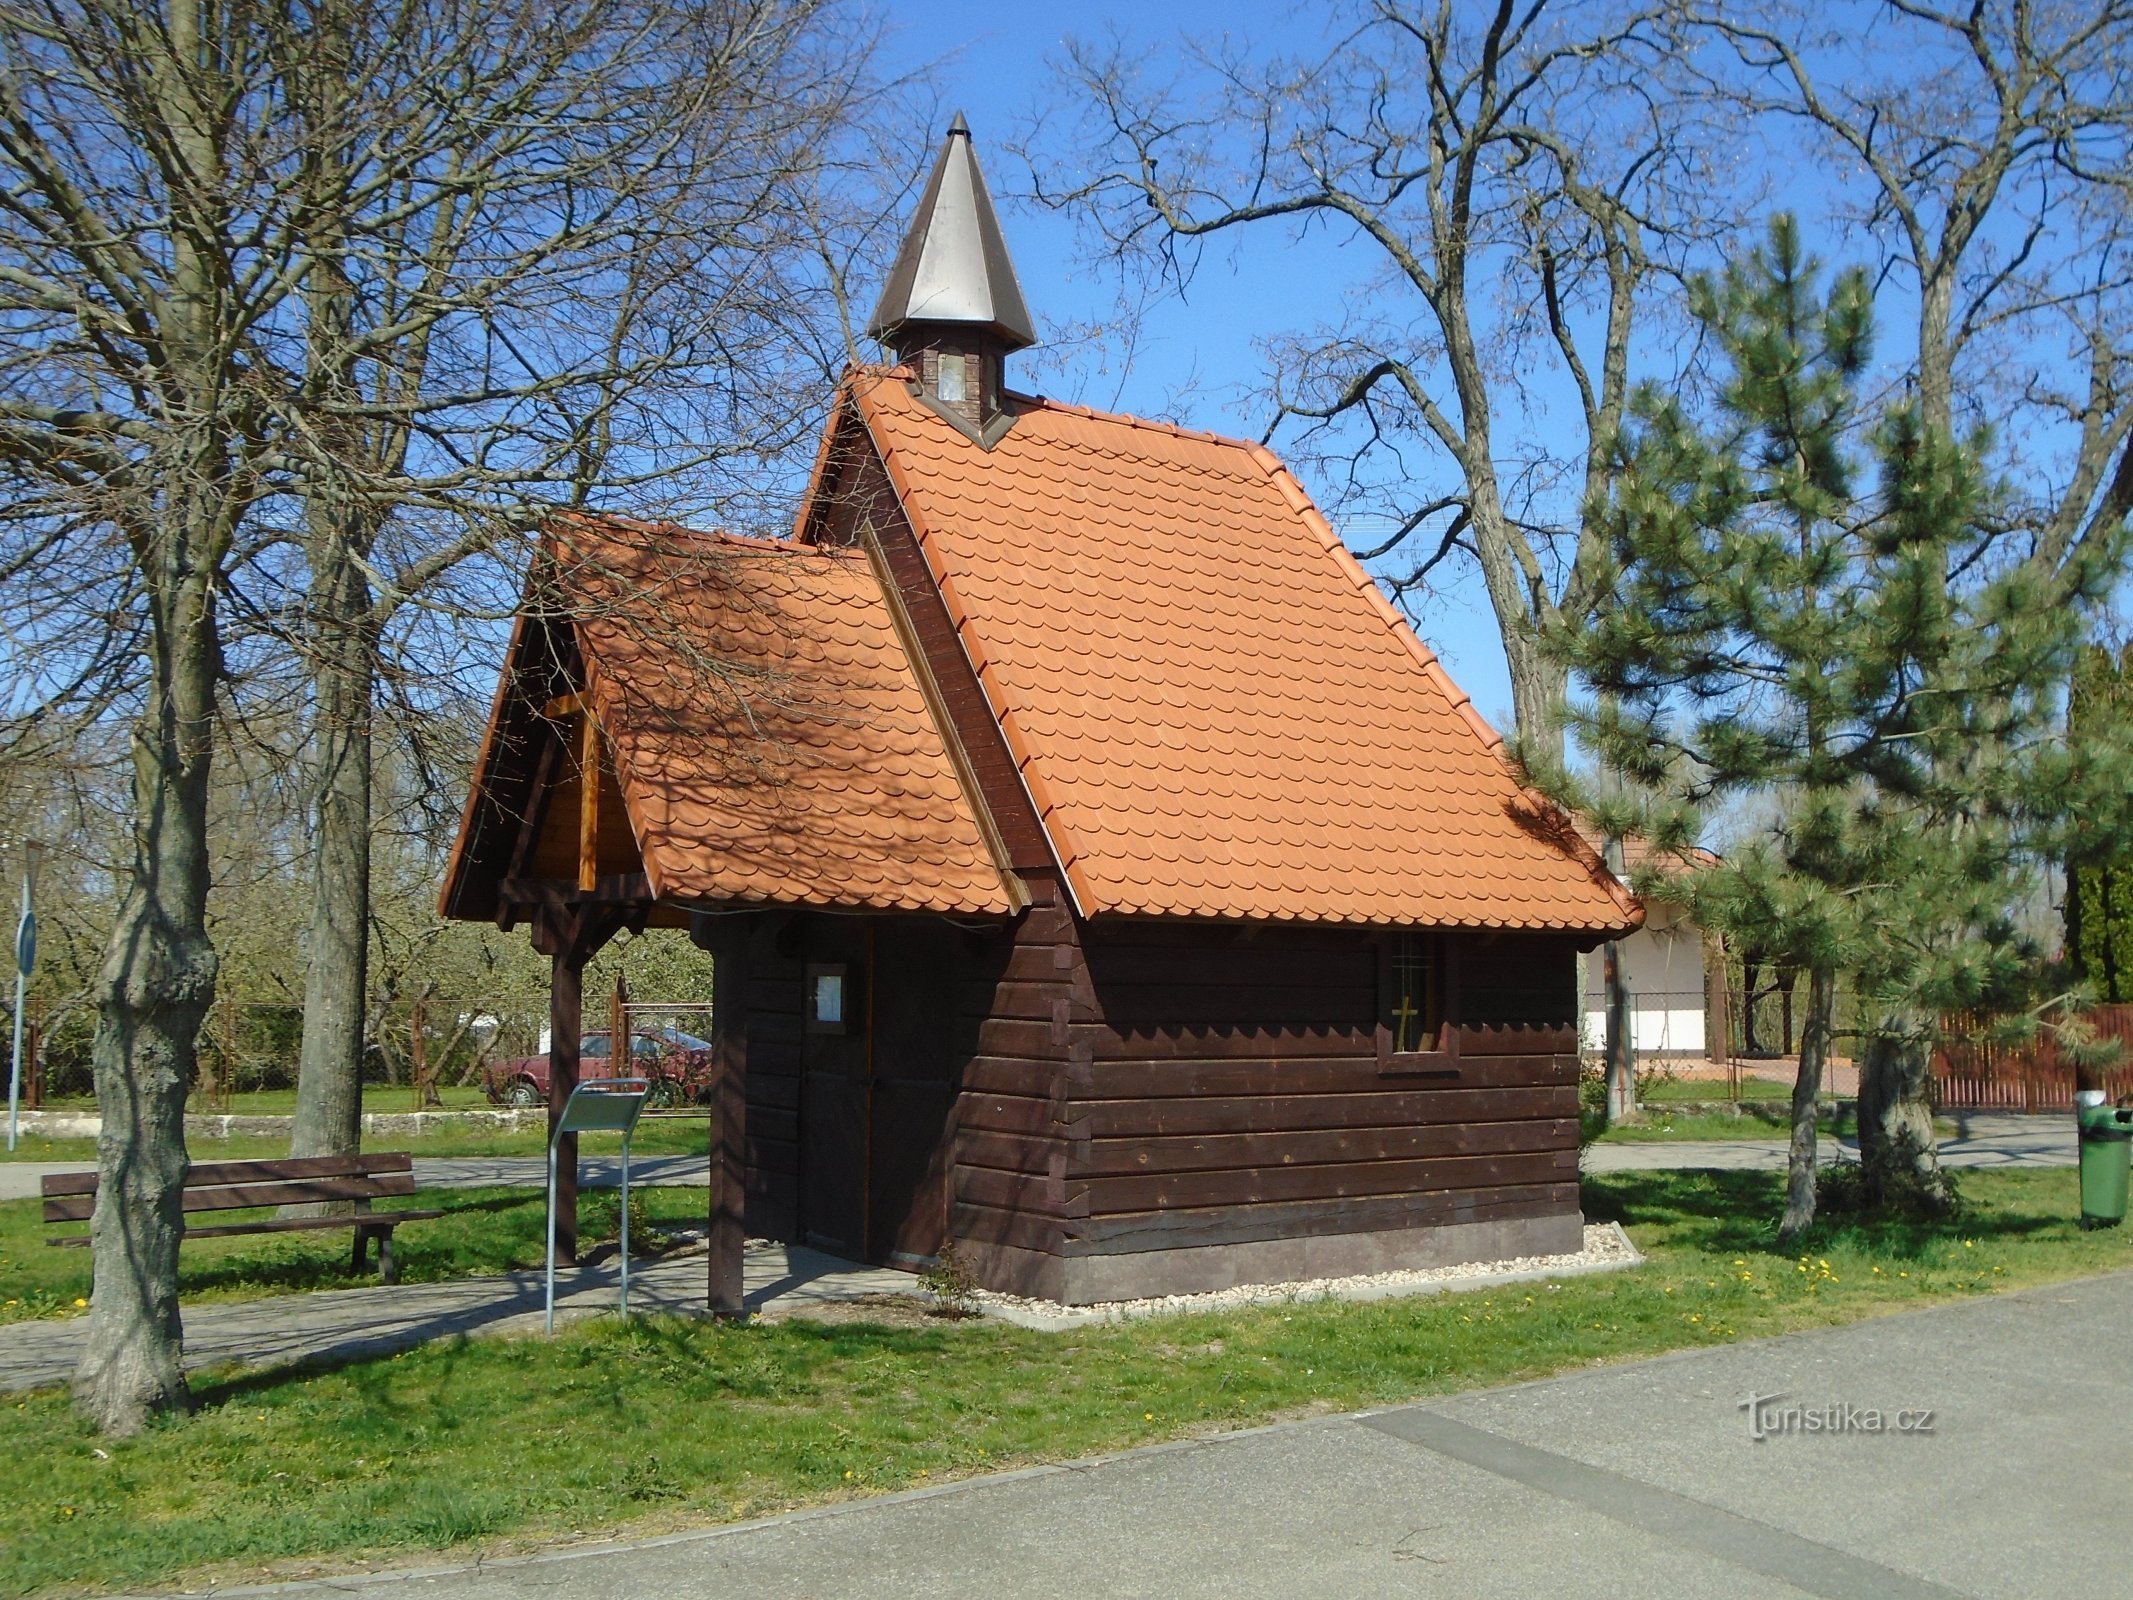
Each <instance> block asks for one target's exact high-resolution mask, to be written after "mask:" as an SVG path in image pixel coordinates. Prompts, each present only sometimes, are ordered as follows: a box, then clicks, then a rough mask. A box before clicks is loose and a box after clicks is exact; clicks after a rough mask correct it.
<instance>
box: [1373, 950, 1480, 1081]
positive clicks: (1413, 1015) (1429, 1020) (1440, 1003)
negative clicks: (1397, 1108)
mask: <svg viewBox="0 0 2133 1600" xmlns="http://www.w3.org/2000/svg"><path fill="white" fill-rule="evenodd" d="M1449 959H1450V958H1449V956H1448V955H1447V953H1446V951H1445V948H1444V945H1443V942H1442V941H1441V940H1440V939H1438V938H1436V937H1435V936H1433V935H1430V934H1426V933H1413V932H1401V933H1393V934H1387V935H1386V936H1385V937H1384V938H1383V939H1381V940H1380V941H1379V943H1378V1067H1379V1070H1380V1071H1383V1072H1389V1073H1395V1074H1412V1073H1420V1074H1422V1075H1424V1076H1427V1077H1457V1076H1458V1074H1459V1070H1460V1069H1459V1065H1458V1061H1459V1040H1458V1030H1457V1029H1455V1028H1452V1027H1448V1026H1447V1025H1446V1016H1447V1010H1448V1008H1447V1006H1446V1004H1445V991H1446V983H1447V979H1446V972H1447V962H1448V960H1449Z"/></svg>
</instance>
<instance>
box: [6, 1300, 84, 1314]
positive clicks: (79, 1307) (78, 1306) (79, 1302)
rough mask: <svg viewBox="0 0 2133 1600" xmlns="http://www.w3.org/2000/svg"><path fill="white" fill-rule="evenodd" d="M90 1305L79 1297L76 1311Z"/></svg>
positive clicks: (76, 1301)
mask: <svg viewBox="0 0 2133 1600" xmlns="http://www.w3.org/2000/svg"><path fill="white" fill-rule="evenodd" d="M11 1303H12V1302H11ZM88 1303H89V1302H88V1301H86V1300H83V1299H81V1298H79V1297H76V1299H75V1301H74V1309H75V1310H77V1311H79V1310H81V1309H82V1308H83V1307H85V1306H86V1305H88Z"/></svg>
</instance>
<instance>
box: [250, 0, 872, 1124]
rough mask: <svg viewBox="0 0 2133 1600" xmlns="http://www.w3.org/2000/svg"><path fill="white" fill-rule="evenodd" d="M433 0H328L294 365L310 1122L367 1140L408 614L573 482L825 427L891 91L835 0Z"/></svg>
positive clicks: (794, 437) (629, 484)
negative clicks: (871, 142) (476, 0)
mask: <svg viewBox="0 0 2133 1600" xmlns="http://www.w3.org/2000/svg"><path fill="white" fill-rule="evenodd" d="M414 14H415V15H417V16H418V17H419V19H420V21H421V23H422V26H421V28H420V29H419V30H418V31H417V33H416V36H415V39H416V46H417V47H416V48H414V49H409V48H405V47H403V46H402V45H401V43H400V41H401V39H402V38H403V35H404V30H405V29H406V26H407V21H408V18H409V15H410V12H409V10H408V8H406V7H404V6H400V5H374V4H370V3H368V0H328V3H325V4H322V5H320V6H318V7H317V8H316V16H315V18H314V21H313V26H312V28H311V29H310V40H311V49H312V52H313V55H312V60H311V65H310V69H309V72H308V74H307V77H306V79H305V84H304V90H305V92H304V94H303V96H302V99H301V102H300V105H299V113H300V115H301V116H302V118H303V119H304V122H305V125H306V131H305V136H304V143H305V147H306V153H307V156H308V158H309V166H308V168H307V171H306V173H305V182H306V192H305V196H304V217H305V222H304V227H305V243H306V246H307V249H308V252H309V255H310V259H311V263H312V266H311V272H310V276H309V278H308V281H307V286H306V288H307V295H306V300H305V304H304V338H303V342H302V345H301V350H302V356H303V361H302V366H301V370H299V371H292V372H290V373H288V374H287V375H286V383H287V386H288V387H289V389H290V390H291V392H292V393H294V394H296V395H297V396H299V397H300V402H299V405H298V407H297V411H296V415H297V417H298V420H299V426H298V427H297V428H296V429H295V430H293V435H294V437H295V439H296V440H297V441H298V443H297V445H296V446H295V447H294V453H295V454H297V455H298V456H299V457H300V465H299V466H298V468H297V470H296V473H295V489H296V492H297V493H298V494H299V495H300V496H301V500H302V510H301V519H300V533H299V535H298V537H299V538H300V542H301V545H302V549H303V553H304V559H305V565H306V568H307V570H308V573H309V582H308V586H307V588H306V592H305V596H304V606H303V611H302V614H301V618H300V626H299V629H298V632H297V642H298V644H299V646H300V648H301V649H302V651H303V652H304V655H305V658H306V661H307V663H308V664H309V666H310V668H311V676H312V684H313V695H312V698H313V705H314V713H315V718H316V724H315V729H314V735H313V747H312V771H313V793H314V804H315V815H316V852H315V855H314V858H313V859H314V864H315V871H314V894H313V908H312V919H311V928H310V934H309V940H308V947H307V948H308V954H309V965H308V973H309V977H308V982H307V988H306V995H305V999H306V1005H305V1029H304V1052H303V1070H302V1072H301V1074H300V1078H299V1086H298V1098H297V1116H296V1124H295V1130H294V1137H293V1142H292V1149H293V1151H294V1153H296V1154H299V1155H309V1154H326V1153H343V1152H347V1151H352V1150H353V1149H355V1148H356V1144H357V1140H358V1133H359V1126H360V1123H359V1118H360V1082H361V1080H360V1073H361V1064H362V1061H363V1057H364V1049H365V1043H364V1040H365V1015H366V991H367V977H366V972H365V966H364V953H365V949H366V944H367V927H368V881H369V863H368V848H369V837H370V828H371V807H370V787H371V778H370V765H371V756H370V742H371V726H372V718H373V715H374V710H375V699H376V689H377V684H378V678H379V675H380V671H381V668H382V667H383V665H384V663H383V662H382V661H381V655H380V652H381V647H382V646H383V645H384V643H385V640H386V630H387V628H388V627H389V625H390V623H391V621H392V619H393V617H394V615H395V614H396V613H397V612H398V611H399V610H400V609H401V608H402V607H404V606H406V605H408V604H410V603H411V602H412V603H417V604H431V603H436V602H437V600H438V596H439V594H440V590H439V580H440V579H441V578H443V577H444V576H445V575H446V574H447V573H448V572H449V571H450V570H451V569H452V568H453V567H454V566H455V565H457V564H458V563H460V562H462V561H464V560H465V559H466V558H467V557H469V556H471V555H475V554H478V553H482V552H485V551H488V550H491V549H492V548H493V547H494V546H495V545H496V543H497V542H498V541H499V539H504V538H507V537H508V535H509V534H510V533H511V532H512V531H513V530H515V529H516V528H518V527H521V526H523V525H524V524H525V522H526V520H527V518H528V516H529V515H534V514H537V513H538V511H539V509H540V508H541V507H542V506H543V505H545V504H549V503H554V502H558V501H560V502H563V503H568V504H573V505H582V504H586V503H596V502H597V501H598V500H599V499H600V498H601V497H602V495H603V493H611V492H616V491H617V490H618V489H619V490H622V491H625V492H627V493H628V494H630V495H631V496H632V497H634V498H636V499H637V500H638V501H639V503H640V504H641V503H642V501H643V500H644V499H645V498H646V497H647V496H649V495H650V494H652V493H654V492H659V493H663V494H666V495H669V496H672V495H674V494H675V493H677V491H676V490H675V489H673V488H672V487H671V486H670V483H668V482H663V483H662V485H661V487H660V489H659V490H657V491H655V490H654V489H653V488H652V487H651V484H652V482H653V480H655V479H657V480H673V479H676V478H680V479H685V480H687V487H686V488H684V489H682V490H680V491H678V492H679V493H680V494H681V495H683V496H684V497H686V496H690V495H693V497H694V503H695V504H698V505H701V504H703V503H704V501H705V500H706V499H707V498H712V499H715V498H717V497H718V496H719V494H720V492H721V490H723V491H725V492H726V493H728V494H730V493H731V492H732V490H733V487H734V485H733V482H732V480H733V478H734V476H735V473H734V467H735V464H736V463H739V464H740V465H741V467H743V468H744V469H746V468H753V467H756V466H759V465H760V464H761V463H762V462H764V461H765V460H772V461H775V460H777V459H779V458H780V457H782V456H783V455H784V454H786V453H788V452H789V451H790V450H791V449H792V448H793V447H794V446H795V445H797V444H799V443H801V442H802V440H803V439H804V436H805V433H806V431H807V429H808V425H809V423H810V422H811V420H812V413H811V410H810V408H809V407H808V406H807V405H805V404H795V403H794V399H793V397H794V395H795V394H796V393H807V392H810V391H813V392H826V389H827V385H826V384H825V383H824V382H823V381H822V379H823V375H824V374H823V369H824V366H825V365H828V364H833V363H834V362H835V360H836V359H838V358H839V357H841V354H842V349H843V346H842V343H841V341H839V340H838V339H837V337H836V333H835V328H834V321H835V319H834V315H833V312H834V305H833V292H832V286H831V285H830V284H828V283H827V282H825V278H824V274H823V271H822V266H823V262H824V256H825V251H826V250H827V249H830V248H833V247H834V245H835V239H834V235H835V234H836V232H837V231H838V229H839V228H840V227H841V226H842V225H843V223H844V221H845V219H844V218H842V217H840V216H837V215H835V214H834V208H832V207H829V206H828V205H827V204H826V201H825V189H826V188H827V187H828V185H827V179H828V178H829V177H830V176H831V175H832V174H833V172H834V170H835V167H836V163H837V159H838V157H839V154H840V140H841V138H842V137H843V135H844V133H845V130H846V129H847V127H848V125H849V123H850V121H851V119H852V117H853V114H854V112H855V109H856V108H857V107H859V106H860V105H861V104H862V103H864V101H865V98H866V96H867V95H868V94H869V92H870V84H869V78H868V72H869V59H870V52H871V45H872V33H871V29H870V27H869V26H868V25H867V23H866V21H865V19H864V18H863V17H859V16H856V15H854V14H851V13H849V12H847V11H845V10H844V9H842V8H838V7H834V6H832V5H830V4H829V3H827V0H696V3H692V4H688V5H671V4H645V5H634V6H632V5H614V4H608V3H605V0H580V3H575V4H565V5H554V4H549V3H546V0H543V3H539V4H535V3H532V0H507V3H501V4H492V5H490V6H487V7H480V8H474V9H471V10H467V11H460V10H456V9H454V8H452V7H449V6H442V5H426V6H423V7H420V8H418V9H417V10H416V12H415V13H414ZM502 107H508V108H510V109H511V111H512V115H510V116H508V117H501V116H498V115H497V114H496V112H497V110H498V108H502ZM825 231H827V232H828V234H830V235H831V236H832V237H828V238H826V237H825V236H824V235H825ZM825 329H827V330H828V337H827V338H826V339H825V337H824V331H825ZM832 351H834V352H835V353H834V354H832ZM745 475H746V474H745V471H743V473H742V474H741V476H744V477H745ZM410 512H413V513H414V514H413V515H410V514H409V513H410Z"/></svg>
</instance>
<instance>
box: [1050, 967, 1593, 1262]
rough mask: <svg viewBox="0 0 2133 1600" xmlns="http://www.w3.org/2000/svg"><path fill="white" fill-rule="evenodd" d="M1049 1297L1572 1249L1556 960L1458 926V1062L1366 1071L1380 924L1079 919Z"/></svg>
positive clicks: (1570, 1080) (1563, 995) (1570, 985)
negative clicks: (1060, 1222) (1363, 927)
mask: <svg viewBox="0 0 2133 1600" xmlns="http://www.w3.org/2000/svg"><path fill="white" fill-rule="evenodd" d="M1081 933H1082V955H1083V960H1082V963H1081V965H1080V966H1079V967H1078V969H1077V971H1076V977H1077V979H1078V980H1079V982H1080V984H1081V986H1082V987H1081V992H1080V994H1079V996H1078V998H1077V1005H1076V1015H1075V1018H1074V1021H1073V1022H1072V1024H1071V1025H1070V1027H1069V1030H1068V1033H1069V1066H1068V1071H1067V1075H1066V1085H1065V1098H1066V1116H1067V1127H1068V1137H1067V1138H1066V1139H1065V1141H1064V1150H1065V1155H1066V1164H1065V1174H1064V1183H1063V1185H1062V1186H1061V1188H1062V1191H1063V1209H1064V1211H1065V1213H1066V1217H1065V1222H1064V1238H1063V1240H1062V1244H1061V1250H1062V1255H1061V1259H1060V1262H1059V1265H1058V1268H1057V1270H1056V1271H1055V1272H1054V1273H1053V1274H1052V1276H1053V1278H1054V1279H1055V1281H1056V1282H1057V1283H1058V1285H1059V1292H1058V1293H1057V1294H1056V1295H1054V1296H1053V1297H1054V1298H1058V1299H1063V1300H1067V1301H1073V1302H1086V1301H1093V1300H1110V1299H1120V1298H1130V1297H1137V1296H1145V1295H1157V1294H1175V1293H1194V1292H1200V1291H1204V1290H1209V1289H1217V1288H1224V1287H1228V1286H1230V1285H1232V1284H1237V1283H1253V1282H1280V1281H1285V1280H1290V1279H1297V1278H1314V1277H1327V1276H1340V1275H1345V1274H1350V1273H1361V1272H1375V1271H1387V1270H1393V1269H1397V1268H1405V1267H1416V1266H1434V1265H1445V1264H1450V1263H1453V1262H1458V1261H1467V1260H1481V1259H1491V1258H1499V1257H1506V1256H1518V1255H1536V1254H1553V1253H1556V1252H1560V1251H1570V1250H1575V1249H1577V1248H1578V1247H1579V1242H1580V1238H1581V1227H1582V1222H1583V1218H1582V1216H1581V1214H1580V1212H1579V1210H1578V1186H1577V1054H1576V1034H1575V1005H1576V976H1575V975H1576V963H1575V955H1574V949H1573V946H1572V945H1571V944H1570V942H1569V941H1567V940H1563V939H1558V938H1545V937H1534V936H1514V935H1501V936H1493V937H1492V936H1485V935H1459V936H1450V937H1456V938H1458V939H1459V941H1460V943H1459V947H1458V950H1457V961H1458V966H1459V974H1460V976H1459V980H1458V985H1457V990H1456V993H1455V996H1454V998H1452V999H1451V1000H1450V1001H1449V1002H1448V1005H1449V1008H1450V1015H1451V1017H1452V1019H1453V1020H1454V1023H1455V1026H1456V1028H1457V1032H1458V1058H1457V1061H1456V1063H1455V1064H1452V1065H1449V1066H1443V1065H1440V1066H1438V1067H1436V1068H1434V1069H1433V1070H1431V1071H1429V1072H1427V1073H1423V1074H1415V1073H1408V1072H1394V1073H1388V1072H1387V1070H1386V1069H1385V1067H1384V1066H1382V1065H1381V1058H1380V1053H1379V1049H1378V1040H1377V1026H1376V1024H1377V1019H1378V1017H1379V995H1378V971H1379V967H1378V954H1377V951H1378V940H1377V939H1376V938H1375V937H1373V936H1372V935H1370V934H1367V933H1362V932H1356V931H1350V930H1340V929H1309V928H1289V929H1283V928H1261V929H1244V928H1220V927H1199V928H1189V929H1177V928H1164V927H1159V926H1153V925H1143V926H1139V927H1134V926H1119V927H1109V928H1103V927H1097V928H1090V927H1084V928H1083V929H1082V930H1081Z"/></svg>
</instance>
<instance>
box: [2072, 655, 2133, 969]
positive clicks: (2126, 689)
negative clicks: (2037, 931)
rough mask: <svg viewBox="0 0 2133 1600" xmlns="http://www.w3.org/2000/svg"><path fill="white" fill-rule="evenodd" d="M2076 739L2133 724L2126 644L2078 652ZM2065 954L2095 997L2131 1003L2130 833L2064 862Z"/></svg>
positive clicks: (2132, 664) (2132, 675)
mask: <svg viewBox="0 0 2133 1600" xmlns="http://www.w3.org/2000/svg"><path fill="white" fill-rule="evenodd" d="M2066 720H2067V727H2068V730H2069V731H2070V732H2071V733H2073V734H2074V735H2075V736H2076V737H2082V736H2090V735H2096V736H2101V737H2104V738H2113V737H2118V738H2122V737H2124V736H2125V735H2124V733H2123V732H2122V731H2120V730H2123V729H2124V728H2125V727H2126V725H2127V724H2128V723H2133V644H2129V645H2127V646H2126V647H2125V649H2124V650H2123V651H2121V652H2120V653H2119V655H2118V656H2117V657H2116V658H2115V659H2114V658H2113V657H2112V654H2111V652H2110V651H2108V650H2106V649H2104V648H2103V647H2102V646H2101V645H2091V646H2090V647H2089V648H2087V649H2086V650H2083V651H2082V652H2081V659H2080V660H2079V661H2078V662H2077V663H2076V664H2075V667H2074V683H2073V691H2072V694H2071V696H2070V698H2069V700H2068V704H2067V713H2066ZM2066 954H2067V959H2068V961H2069V963H2070V964H2071V965H2072V967H2073V969H2074V973H2075V976H2077V977H2078V978H2080V979H2081V980H2082V982H2083V983H2084V984H2086V985H2087V988H2088V991H2089V993H2090V994H2091V995H2093V996H2094V997H2095V998H2096V999H2097V1000H2100V1001H2103V1002H2104V1003H2106V1004H2117V1005H2123V1004H2125V1003H2126V1002H2128V1001H2133V837H2128V836H2126V835H2124V834H2120V835H2118V836H2117V837H2115V838H2109V839H2103V840H2099V841H2098V842H2097V843H2096V845H2095V846H2094V847H2093V848H2091V849H2090V850H2089V851H2087V852H2086V853H2084V854H2075V855H2072V856H2069V857H2068V859H2067V863H2066Z"/></svg>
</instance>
